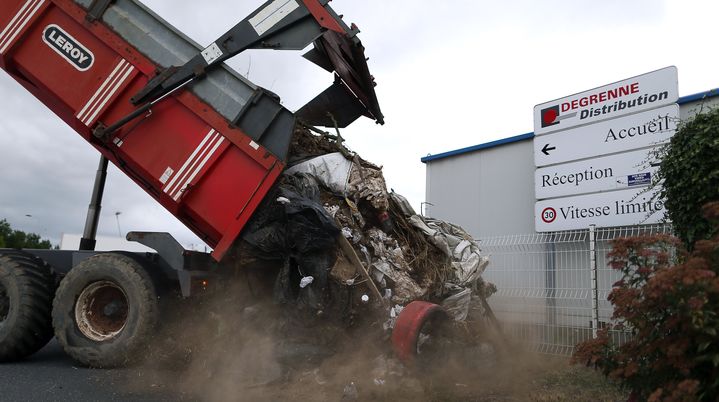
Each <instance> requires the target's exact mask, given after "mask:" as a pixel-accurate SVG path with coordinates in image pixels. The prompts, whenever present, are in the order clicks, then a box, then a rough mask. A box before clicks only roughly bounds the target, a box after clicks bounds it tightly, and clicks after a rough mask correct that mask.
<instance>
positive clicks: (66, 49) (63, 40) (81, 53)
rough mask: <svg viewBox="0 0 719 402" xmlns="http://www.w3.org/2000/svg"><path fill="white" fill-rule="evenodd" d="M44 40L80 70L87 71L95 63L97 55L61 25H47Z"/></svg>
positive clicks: (43, 34) (43, 35) (43, 33)
mask: <svg viewBox="0 0 719 402" xmlns="http://www.w3.org/2000/svg"><path fill="white" fill-rule="evenodd" d="M42 40H43V42H45V43H46V44H47V45H48V46H49V47H50V49H52V50H53V51H55V53H57V54H59V55H60V56H61V57H62V58H63V59H65V60H66V61H67V62H68V63H70V65H72V66H73V67H75V68H76V69H77V70H78V71H87V70H89V69H90V68H91V67H92V66H93V64H95V55H94V54H93V53H92V52H91V51H90V50H89V49H88V48H86V47H85V46H84V45H83V44H82V43H80V41H78V40H77V39H75V38H74V37H73V36H72V35H70V34H69V33H67V32H65V30H64V29H62V28H61V27H60V26H59V25H55V24H50V25H48V26H46V27H45V29H44V30H43V32H42Z"/></svg>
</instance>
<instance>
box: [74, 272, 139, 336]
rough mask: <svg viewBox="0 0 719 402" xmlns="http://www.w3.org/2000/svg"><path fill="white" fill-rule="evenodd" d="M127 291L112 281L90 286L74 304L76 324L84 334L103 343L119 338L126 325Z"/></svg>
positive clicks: (127, 309)
mask: <svg viewBox="0 0 719 402" xmlns="http://www.w3.org/2000/svg"><path fill="white" fill-rule="evenodd" d="M128 311H129V307H128V303H127V296H126V295H125V292H124V291H123V290H122V288H120V287H119V286H117V285H116V284H114V283H112V282H109V281H102V282H95V283H91V284H90V285H89V286H87V287H86V288H85V289H83V291H82V293H80V296H79V297H78V298H77V303H75V322H76V323H77V327H78V329H79V330H80V332H82V334H83V335H85V336H86V337H88V338H89V339H92V340H93V341H97V342H102V341H106V340H110V339H112V338H114V337H116V336H117V335H118V334H119V333H120V332H122V330H123V328H125V324H126V323H127V315H128Z"/></svg>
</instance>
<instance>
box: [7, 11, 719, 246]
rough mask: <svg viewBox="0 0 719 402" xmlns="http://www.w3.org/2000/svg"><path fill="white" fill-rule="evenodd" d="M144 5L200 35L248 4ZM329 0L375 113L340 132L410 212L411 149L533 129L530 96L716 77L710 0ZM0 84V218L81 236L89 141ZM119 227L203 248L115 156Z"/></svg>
mask: <svg viewBox="0 0 719 402" xmlns="http://www.w3.org/2000/svg"><path fill="white" fill-rule="evenodd" d="M144 3H145V4H147V5H148V6H149V7H150V8H152V9H153V10H155V11H156V12H157V13H158V14H159V15H161V16H162V17H164V18H165V19H166V20H168V21H169V22H170V23H172V24H173V25H175V26H177V27H178V28H179V29H180V30H181V31H183V32H185V33H186V34H187V35H189V36H190V37H192V38H193V39H195V40H196V41H197V42H199V43H200V44H202V45H207V44H209V43H211V42H212V41H213V40H214V39H215V38H217V37H218V36H220V35H221V34H222V33H224V32H225V31H226V30H227V29H229V28H230V27H232V26H233V25H234V24H235V23H237V22H238V21H239V20H241V19H242V18H243V17H244V16H245V15H247V14H248V13H250V12H251V11H252V10H254V9H255V8H256V7H258V6H259V5H260V3H261V2H260V1H259V0H256V1H255V0H241V1H238V0H205V1H203V2H197V1H194V0H173V1H168V0H144ZM200 4H201V5H200ZM331 5H332V7H333V8H334V9H335V10H336V11H337V12H338V13H340V14H344V15H345V20H346V21H347V22H355V23H356V24H357V25H358V26H359V28H360V29H361V31H362V33H361V34H360V38H361V39H362V41H363V43H364V45H365V47H366V54H367V56H368V57H369V58H370V60H369V66H370V70H371V72H372V74H373V75H374V76H375V77H376V81H377V83H378V86H377V93H378V97H379V101H380V105H381V106H382V109H383V112H384V114H385V116H386V122H387V123H386V124H385V125H384V126H377V125H375V124H374V123H373V122H371V121H370V120H368V119H363V120H361V121H357V122H356V123H355V124H353V125H352V126H350V127H348V128H347V129H346V130H344V132H343V135H344V136H345V137H346V138H347V140H348V144H349V146H350V147H351V148H353V149H354V150H356V151H358V152H359V153H360V154H361V155H362V156H363V157H364V158H365V159H368V160H371V161H373V162H375V163H377V164H380V165H383V166H384V172H385V178H386V179H387V182H388V185H389V186H390V187H392V188H394V189H395V190H396V191H397V192H399V193H401V194H404V195H405V196H407V197H408V198H409V199H410V201H411V203H412V204H413V206H414V207H415V208H416V209H419V204H420V202H421V201H423V200H424V196H425V169H424V165H423V164H422V163H421V162H420V157H422V156H425V155H427V154H437V153H441V152H445V151H450V150H454V149H458V148H463V147H467V146H472V145H476V144H480V143H484V142H487V141H492V140H496V139H500V138H505V137H510V136H514V135H518V134H523V133H526V132H530V131H532V108H533V106H534V105H535V104H538V103H543V102H545V101H549V100H552V99H555V98H559V97H563V96H566V95H570V94H572V93H576V92H580V91H583V90H586V89H590V88H593V87H596V86H600V85H604V84H608V83H611V82H614V81H618V80H621V79H624V78H628V77H631V76H634V75H638V74H642V73H645V72H648V71H652V70H656V69H659V68H662V67H666V66H669V65H675V66H677V68H678V70H679V94H680V96H684V95H690V94H694V93H697V92H703V91H706V90H709V89H712V88H715V87H717V86H719V76H717V73H716V72H717V71H719V70H718V69H719V66H718V65H717V58H719V56H717V53H716V51H715V50H714V49H713V48H712V46H711V43H713V39H714V38H715V37H716V28H715V23H716V16H717V15H719V2H716V1H710V0H707V1H692V0H683V1H679V0H676V1H649V0H632V1H626V0H605V1H577V0H573V1H569V0H567V1H560V0H556V1H547V0H544V1H529V0H527V1H503V2H498V1H493V2H487V1H478V0H473V1H470V0H447V1H444V2H436V1H428V0H391V1H390V0H362V1H360V0H334V1H333V2H332V3H331ZM229 64H230V65H231V66H232V67H234V68H235V69H237V70H238V71H239V72H240V73H241V74H243V75H247V76H249V79H250V80H252V81H253V82H255V83H257V84H258V85H261V86H264V87H266V88H268V89H271V90H272V91H273V92H275V93H277V94H279V95H280V96H281V97H282V100H283V103H284V104H285V106H287V107H288V108H289V109H291V110H296V109H298V108H299V107H300V106H302V105H303V104H304V103H306V102H307V101H308V100H310V99H311V98H313V97H314V96H315V95H316V94H317V93H319V92H321V91H322V90H323V89H324V88H325V87H327V86H328V85H329V84H330V83H331V79H332V78H331V76H330V75H329V74H328V73H326V72H325V71H324V70H321V69H320V68H318V67H316V66H315V65H313V64H311V63H309V62H307V61H305V60H304V59H302V58H301V53H299V52H275V51H253V52H251V53H248V54H243V55H239V56H237V57H236V58H235V59H233V60H232V61H231V62H230V63H229ZM0 94H2V96H1V97H0V110H1V111H2V116H0V163H2V167H3V169H2V174H0V219H1V218H6V219H7V220H8V221H9V222H10V223H11V224H12V225H13V226H15V227H17V228H20V229H23V230H26V231H32V232H37V233H40V234H41V235H42V236H44V237H46V238H50V239H51V240H52V241H53V242H54V243H57V242H58V241H59V238H60V236H61V233H63V232H64V233H81V232H82V229H83V225H84V220H85V215H86V211H87V204H88V202H89V198H90V192H91V189H92V182H93V178H94V175H95V170H96V167H97V160H98V157H99V154H97V152H96V151H95V150H94V149H93V148H91V147H90V146H89V145H87V144H86V143H85V142H84V141H83V140H82V139H81V138H80V137H79V136H78V135H77V134H75V133H74V131H72V130H71V129H70V128H68V127H67V126H66V125H65V124H64V123H63V122H62V121H60V120H59V119H58V118H57V117H55V116H54V115H53V114H52V113H51V112H49V111H48V110H47V109H46V108H45V107H44V106H43V105H42V104H40V103H39V102H38V101H37V100H35V99H34V98H33V97H32V96H31V95H30V94H29V93H27V92H26V91H25V90H24V89H22V88H21V87H20V86H19V85H18V84H16V83H15V82H14V81H13V80H12V79H10V78H9V76H7V75H6V74H4V73H0ZM507 163H508V164H509V163H512V161H510V160H508V161H507ZM497 175H498V177H499V176H501V172H497ZM457 196H458V197H459V196H462V189H461V188H458V189H457ZM116 212H121V214H120V215H118V216H116ZM116 218H119V220H118V219H116ZM118 221H119V226H120V227H119V228H118ZM128 230H156V231H169V232H171V233H172V234H174V235H175V236H176V237H177V238H178V239H180V241H181V242H182V243H183V244H185V246H186V247H189V246H190V245H191V244H192V245H194V247H202V246H204V245H203V244H202V243H201V242H200V241H199V240H198V239H197V238H196V237H194V235H192V233H191V232H189V230H187V229H185V228H184V226H183V225H182V224H180V223H179V222H178V221H177V220H175V219H174V218H173V217H172V216H171V215H170V214H169V213H167V212H166V211H164V209H162V207H160V206H158V205H157V204H156V203H155V202H154V200H152V199H151V198H150V197H149V196H148V195H146V194H145V193H144V192H142V191H141V190H139V189H138V188H136V187H135V185H134V184H133V183H131V182H130V181H129V179H127V178H125V177H124V176H123V175H122V174H121V173H119V171H118V170H117V169H115V168H114V167H113V168H111V169H110V175H109V177H108V182H107V191H106V194H105V200H104V203H103V214H102V220H101V223H100V228H99V232H100V233H101V234H104V235H117V234H118V232H122V234H123V235H124V233H125V232H127V231H128Z"/></svg>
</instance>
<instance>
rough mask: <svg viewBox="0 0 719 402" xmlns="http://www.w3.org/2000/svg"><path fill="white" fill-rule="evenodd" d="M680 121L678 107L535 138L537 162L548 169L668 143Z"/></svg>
mask: <svg viewBox="0 0 719 402" xmlns="http://www.w3.org/2000/svg"><path fill="white" fill-rule="evenodd" d="M678 122H679V106H677V105H669V106H664V107H662V108H659V109H654V110H649V111H646V112H642V113H637V114H632V115H629V116H624V117H620V118H618V119H614V120H607V121H603V122H600V123H595V124H590V125H588V126H582V127H577V128H573V129H570V130H564V131H558V132H556V133H551V134H547V135H543V136H541V137H536V138H535V139H534V163H535V165H536V166H547V165H553V164H556V163H564V162H569V161H575V160H579V159H585V158H592V157H596V156H600V155H608V154H613V153H617V152H624V151H630V150H633V149H639V148H645V147H653V146H656V145H659V144H662V143H665V142H667V141H669V139H670V138H672V136H673V135H674V133H675V132H676V129H677V124H678Z"/></svg>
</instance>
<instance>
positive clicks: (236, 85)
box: [0, 0, 341, 260]
mask: <svg viewBox="0 0 719 402" xmlns="http://www.w3.org/2000/svg"><path fill="white" fill-rule="evenodd" d="M314 1H315V2H316V6H315V9H314V10H311V12H312V13H313V15H315V16H319V18H320V19H322V20H323V21H326V19H324V17H322V16H321V12H324V11H323V9H320V8H317V7H318V6H319V5H320V3H319V2H317V0H314ZM286 3H287V2H284V3H283V4H282V5H278V4H277V1H272V2H268V3H266V6H265V8H264V9H263V10H260V14H261V13H265V14H268V13H269V12H275V15H276V14H277V13H281V12H284V11H286V10H287V4H286ZM290 3H292V5H293V7H294V8H296V7H295V2H294V1H292V2H290ZM305 3H310V2H309V1H305ZM93 4H94V3H93ZM267 4H268V5H267ZM299 4H301V3H297V7H299ZM90 7H92V5H91V4H90V0H3V1H2V2H0V67H2V68H3V69H4V70H5V71H6V72H8V73H9V74H10V75H11V76H12V77H13V78H14V79H15V80H17V82H19V83H20V84H21V85H23V86H24V87H25V88H26V89H27V90H28V91H30V92H32V93H33V94H34V95H35V96H36V97H37V98H38V99H39V100H40V101H42V102H43V103H44V104H45V105H46V106H47V107H49V108H50V109H51V110H52V111H53V112H54V113H55V114H57V115H58V116H59V117H60V118H62V119H63V120H64V121H65V122H66V123H67V124H68V125H70V126H71V127H72V128H73V129H74V130H75V131H76V132H77V133H78V134H79V135H81V136H82V137H83V138H84V139H85V140H87V141H88V142H89V143H90V144H92V145H93V146H94V147H95V148H96V149H97V150H98V151H100V152H101V153H102V154H103V155H104V156H105V157H106V158H108V159H109V160H110V161H112V162H113V163H114V164H115V165H116V166H117V167H118V168H120V169H121V170H122V171H124V172H125V173H126V174H127V175H128V176H129V177H130V178H132V180H134V181H135V182H136V183H137V184H138V185H139V186H140V187H141V188H143V189H144V190H145V191H146V192H147V193H148V194H150V195H151V196H152V197H153V198H155V199H156V200H157V201H158V202H159V203H160V204H162V205H163V206H164V207H165V208H166V209H167V210H169V211H170V212H171V213H172V214H173V215H175V216H176V217H177V218H178V219H179V220H181V221H182V222H183V223H184V224H185V225H186V226H187V227H189V228H190V229H191V230H192V231H193V232H195V233H196V234H197V235H198V236H199V237H200V238H201V239H203V240H204V241H205V242H206V243H208V244H209V245H211V246H212V247H213V248H214V252H213V257H214V258H215V259H218V260H219V259H220V258H221V257H222V256H223V255H224V254H225V253H226V251H227V250H228V248H229V247H230V246H231V244H232V242H233V241H234V240H235V238H236V237H237V236H238V234H239V233H240V231H241V230H242V228H243V226H244V225H245V223H246V222H247V221H248V219H249V218H250V216H251V215H252V213H253V212H254V210H255V209H256V208H257V206H258V204H259V203H260V201H261V200H262V198H263V197H264V196H265V194H266V193H267V191H268V190H269V189H270V187H271V186H272V184H273V183H274V181H275V180H276V179H277V178H278V176H279V175H280V173H281V171H282V169H283V168H284V164H283V158H284V155H282V153H283V152H284V153H286V146H285V148H283V147H282V146H280V147H279V151H277V149H268V147H265V146H264V144H265V143H266V141H265V142H262V141H260V140H259V139H258V138H259V137H258V136H257V135H254V136H253V135H248V133H246V132H245V131H244V130H243V129H241V128H240V127H243V125H242V124H231V123H230V121H231V114H232V113H239V114H242V113H241V112H242V110H244V106H245V105H246V104H249V103H252V102H253V100H252V99H254V98H252V97H251V95H253V91H256V90H257V87H255V86H253V84H252V83H250V82H248V81H246V80H244V79H243V78H242V77H239V76H238V75H237V74H234V73H233V72H231V71H230V70H229V69H228V68H227V67H222V68H221V69H220V70H222V71H220V72H213V73H212V74H214V78H215V81H216V82H215V83H214V84H207V85H205V84H202V85H205V88H204V89H203V87H202V85H197V86H196V87H195V88H192V89H191V90H181V91H177V92H175V93H173V94H171V96H167V97H166V98H165V99H162V101H161V102H158V103H157V104H155V105H154V106H152V108H150V109H149V110H148V111H147V113H146V114H145V115H144V116H140V117H139V118H137V119H134V120H133V121H131V122H129V123H128V124H126V125H124V126H122V127H120V128H119V129H117V130H115V131H114V132H112V134H111V135H109V136H107V137H106V138H102V137H98V136H97V135H93V132H95V133H96V132H97V129H98V128H102V127H107V126H110V125H112V124H113V123H115V122H117V121H120V120H121V119H123V117H125V116H127V115H128V114H130V113H132V112H133V111H135V110H137V107H136V106H134V105H133V103H132V102H131V97H132V96H133V95H135V94H137V93H138V91H140V90H142V89H143V88H144V87H145V86H146V84H147V83H148V81H149V80H150V79H151V78H153V77H154V76H156V75H157V74H158V72H159V71H162V70H163V69H167V68H168V67H170V65H169V64H170V63H172V62H180V63H182V62H184V61H187V60H188V59H190V58H191V54H188V52H190V53H193V52H196V53H199V52H200V51H201V49H199V48H198V46H197V45H196V44H194V43H192V42H191V41H190V40H189V39H187V38H185V37H184V36H183V35H182V34H181V33H179V32H177V31H176V30H174V29H173V28H172V27H169V26H168V25H167V23H165V22H164V21H162V20H161V19H160V18H159V17H157V16H155V15H154V14H152V13H151V12H150V11H149V10H147V9H146V8H144V7H143V6H142V5H141V4H140V3H138V2H136V1H134V0H130V1H127V0H125V1H122V2H118V3H117V4H116V5H113V6H111V8H110V10H112V11H113V12H112V14H110V13H108V14H110V15H109V16H105V17H106V18H105V19H104V20H102V18H101V19H100V21H93V22H90V21H91V20H92V19H91V18H88V8H90ZM123 7H124V8H123ZM307 7H308V8H310V6H307ZM319 7H325V6H319ZM115 8H116V9H115ZM268 10H269V11H268ZM290 11H292V10H290ZM318 13H320V14H318ZM316 18H317V17H316ZM250 21H252V19H251V20H250ZM318 21H319V19H318ZM151 23H152V24H155V25H154V28H153V25H152V24H151ZM113 24H114V25H113ZM261 24H265V25H261V26H260V25H258V26H255V29H256V30H257V32H258V33H261V31H260V29H262V30H263V31H262V33H264V31H266V30H268V29H270V27H269V26H267V23H266V22H264V21H263V22H261ZM335 25H337V24H335ZM128 27H129V28H128ZM138 27H139V28H138ZM148 27H149V28H148ZM331 28H332V27H331ZM339 28H341V27H339V26H338V28H334V29H335V30H339ZM132 29H135V31H133V30H132ZM153 29H154V30H155V31H153ZM323 29H324V28H323ZM163 36H164V37H163ZM158 38H159V39H158ZM163 41H164V42H163ZM172 46H174V47H175V48H170V47H172ZM143 47H144V48H143ZM139 49H142V50H139ZM178 49H179V50H178ZM208 49H211V48H208ZM182 52H184V54H185V55H183V56H182V57H179V59H178V60H172V57H174V55H175V54H177V53H182ZM220 53H221V51H220ZM203 56H204V54H203ZM206 59H207V58H206ZM212 85H214V87H212ZM208 87H209V89H208ZM198 94H199V95H198ZM203 94H204V96H203ZM233 102H235V103H237V105H234V106H233ZM277 105H279V102H277ZM235 106H236V107H235ZM232 107H235V109H236V110H234V112H233V111H232ZM239 109H242V110H239ZM275 109H277V110H278V111H279V112H283V113H286V114H288V113H289V112H287V111H286V110H284V108H282V107H281V106H275ZM223 112H224V115H223ZM279 112H275V114H276V113H279ZM289 115H290V116H291V114H289ZM273 118H275V117H273ZM238 119H239V118H238ZM235 123H236V122H235ZM268 124H269V123H268ZM272 124H275V123H272ZM292 124H294V121H292ZM252 125H253V122H250V123H247V124H245V126H252ZM256 125H257V124H255V126H256ZM285 125H287V123H285ZM288 130H289V131H290V132H291V130H292V128H291V127H290V128H289V129H286V128H285V131H288ZM18 134H19V133H18ZM2 135H4V136H10V135H15V134H14V133H2ZM288 135H291V133H290V134H288ZM255 139H258V140H257V141H255ZM269 148H271V147H269ZM271 151H272V152H271Z"/></svg>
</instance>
